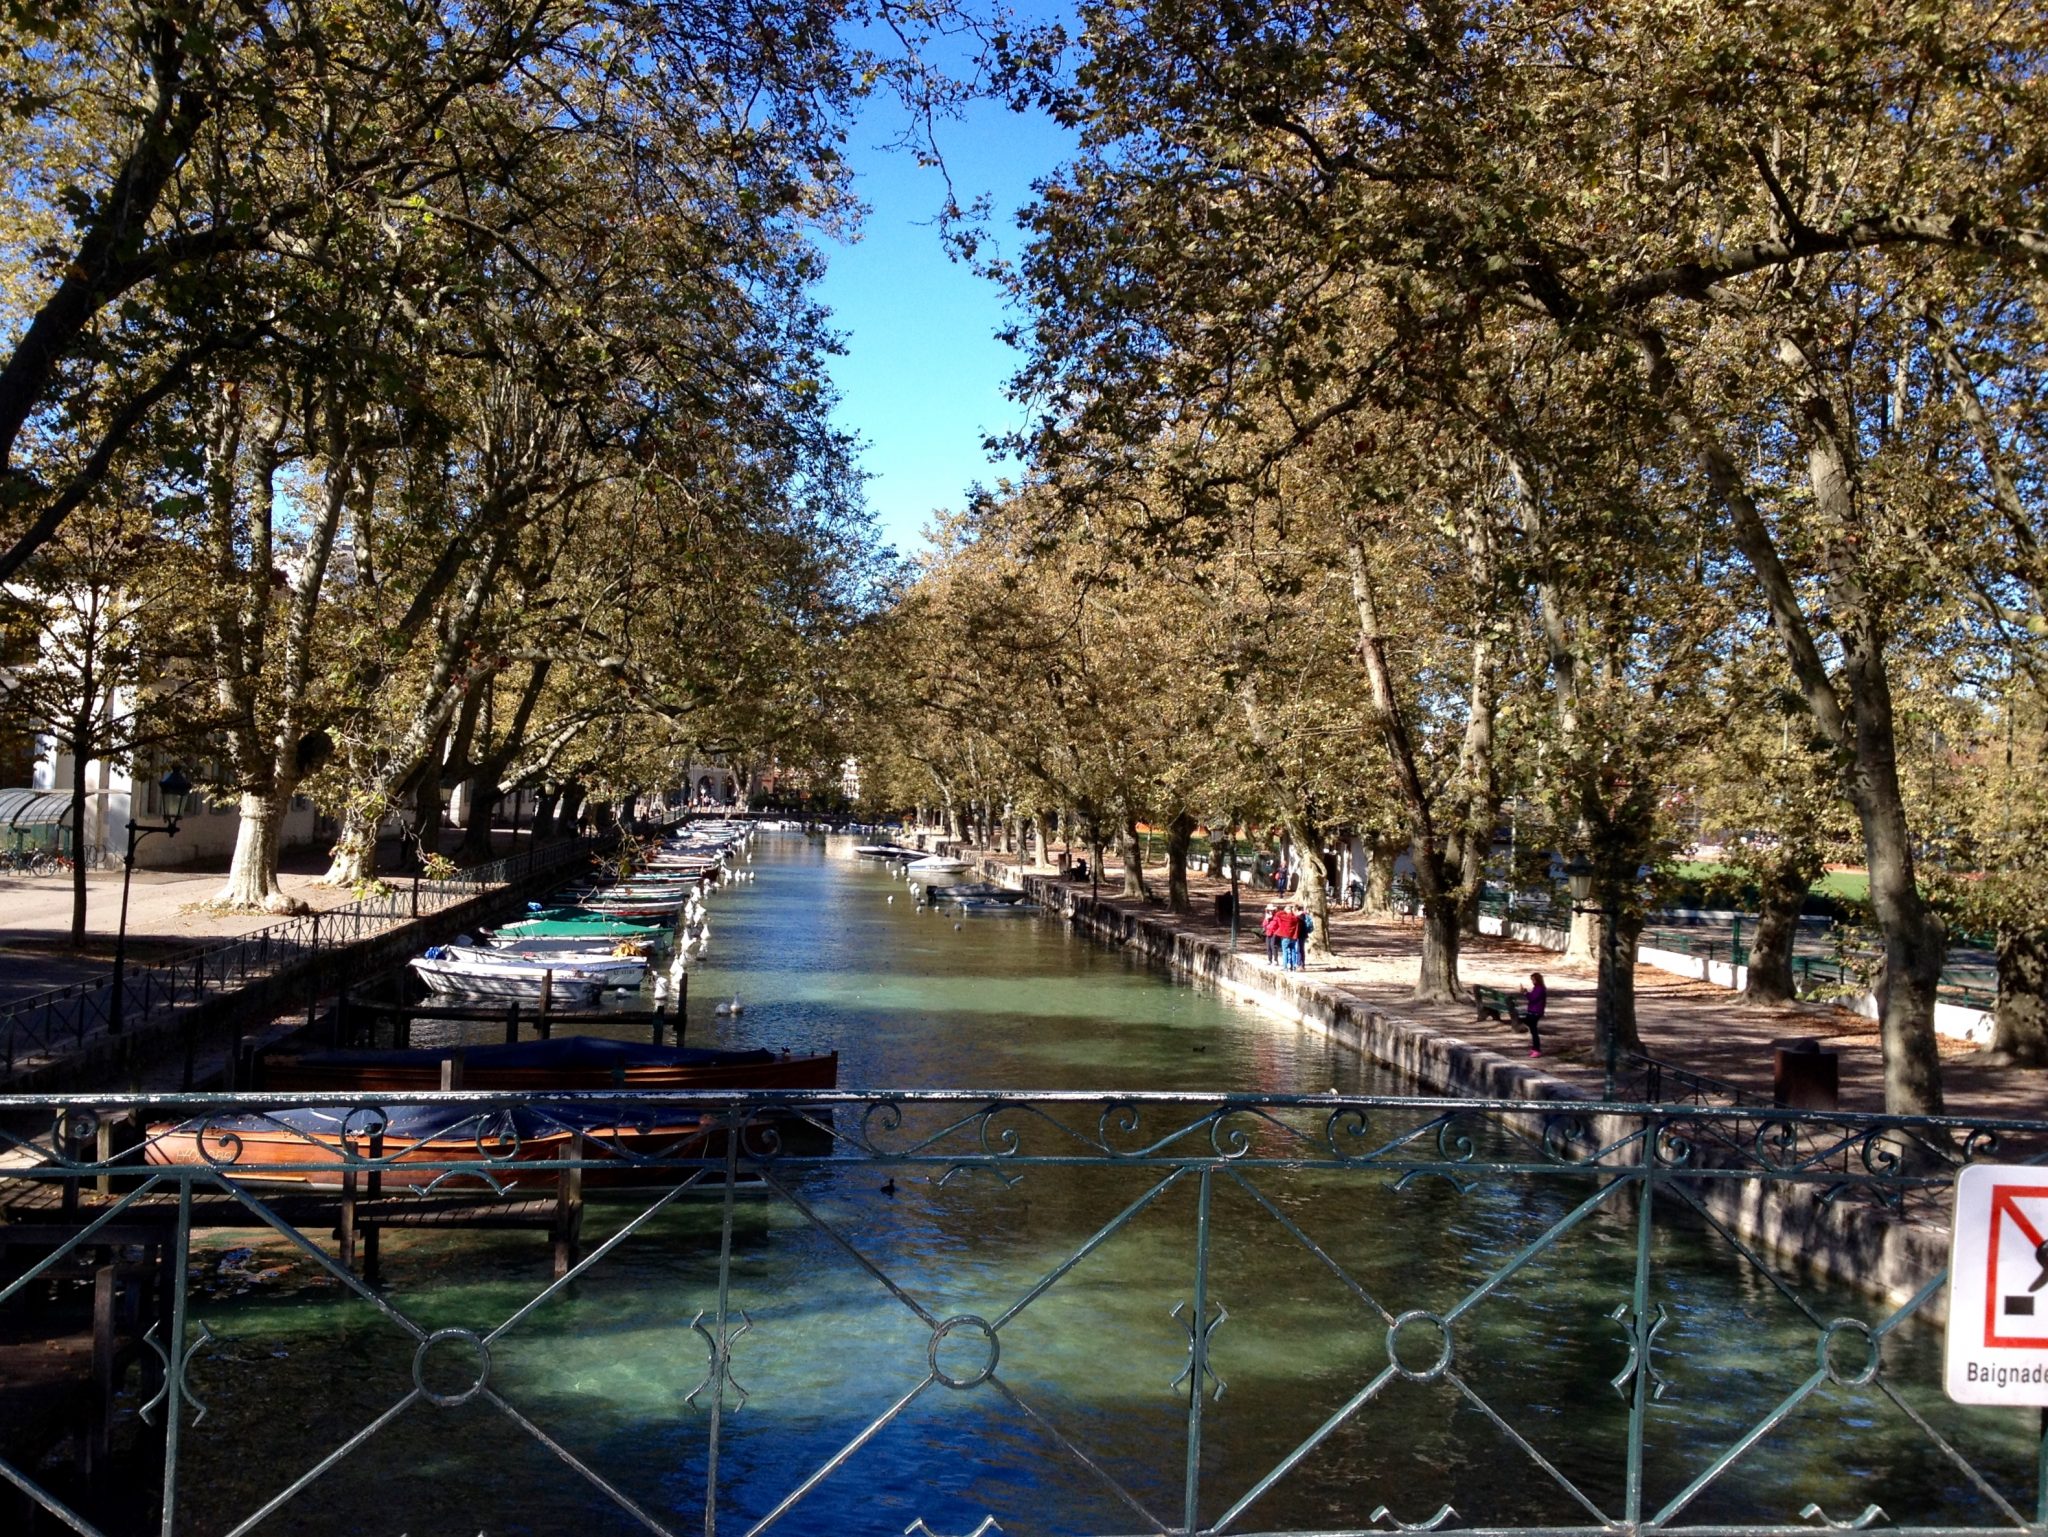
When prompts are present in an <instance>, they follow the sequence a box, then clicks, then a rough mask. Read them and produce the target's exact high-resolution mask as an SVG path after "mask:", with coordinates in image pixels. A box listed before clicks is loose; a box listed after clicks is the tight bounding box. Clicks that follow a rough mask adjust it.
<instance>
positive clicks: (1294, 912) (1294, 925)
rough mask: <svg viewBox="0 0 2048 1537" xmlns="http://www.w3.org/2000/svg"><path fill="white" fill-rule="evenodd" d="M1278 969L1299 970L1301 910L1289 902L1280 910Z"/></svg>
mask: <svg viewBox="0 0 2048 1537" xmlns="http://www.w3.org/2000/svg"><path fill="white" fill-rule="evenodd" d="M1278 927H1279V930H1280V969H1281V970H1282V971H1299V970H1301V909H1300V908H1298V907H1296V906H1295V905H1294V904H1293V903H1292V902H1289V903H1288V904H1287V905H1286V906H1285V907H1283V908H1281V909H1280V918H1279V924H1278Z"/></svg>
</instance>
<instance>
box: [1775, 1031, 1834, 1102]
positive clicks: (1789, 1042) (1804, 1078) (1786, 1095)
mask: <svg viewBox="0 0 2048 1537" xmlns="http://www.w3.org/2000/svg"><path fill="white" fill-rule="evenodd" d="M1841 1099H1842V1059H1841V1056H1840V1054H1839V1053H1836V1052H1832V1051H1823V1050H1821V1044H1820V1038H1819V1037H1818V1036H1812V1035H1794V1036H1786V1037H1783V1038H1782V1039H1779V1040H1775V1041H1773V1042H1771V1102H1772V1103H1773V1104H1775V1105H1777V1106H1779V1107H1780V1108H1782V1109H1786V1110H1833V1109H1836V1108H1838V1107H1839V1106H1840V1104H1841Z"/></svg>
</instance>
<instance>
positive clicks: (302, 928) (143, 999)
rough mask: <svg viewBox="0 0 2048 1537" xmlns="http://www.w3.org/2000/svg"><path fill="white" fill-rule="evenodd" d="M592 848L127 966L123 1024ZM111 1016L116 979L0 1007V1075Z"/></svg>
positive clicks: (275, 971) (393, 893) (415, 888)
mask: <svg viewBox="0 0 2048 1537" xmlns="http://www.w3.org/2000/svg"><path fill="white" fill-rule="evenodd" d="M591 848H592V845H591V843H590V842H588V841H586V840H576V841H573V842H565V843H555V844H547V845H543V846H541V847H538V848H532V849H527V850H523V851H521V852H520V853H518V854H514V855H510V856H508V857H507V858H504V859H498V860H493V861H492V862H491V863H489V864H486V865H478V866H475V867H474V868H471V869H465V870H458V871H456V872H455V873H454V874H453V875H451V876H448V877H447V878H445V879H442V880H426V879H422V880H420V881H418V882H417V883H414V882H413V881H411V880H410V879H409V878H408V879H404V883H403V884H400V885H393V886H386V887H385V888H384V889H381V890H379V891H377V892H376V893H375V894H373V895H370V896H366V897H363V898H361V899H359V900H357V901H354V902H351V903H348V904H346V905H345V906H341V907H333V908H328V909H326V910H325V911H322V912H308V913H299V914H295V915H294V916H292V917H289V918H284V919H281V920H279V921H278V922H276V923H273V924H269V925H266V926H265V927H263V928H261V929H256V930H253V931H251V932H249V933H247V934H240V935H236V936H234V937H232V938H228V939H219V940H212V941H209V942H207V943H205V944H202V945H195V946H193V947H192V948H191V949H189V950H186V951H183V952H181V953H179V954H177V955H173V956H170V957H167V958H165V959H162V960H158V961H153V962H150V963H148V964H146V965H144V964H138V963H135V962H130V963H129V965H128V966H127V968H126V975H125V977H124V979H123V992H124V994H125V1004H126V1007H125V1010H124V1014H123V1018H124V1021H125V1023H126V1025H127V1026H128V1027H130V1028H133V1027H134V1026H137V1025H140V1024H146V1023H147V1022H148V1021H149V1020H150V1019H152V1018H155V1017H159V1016H161V1015H163V1014H164V1013H166V1012H171V1011H176V1010H180V1009H184V1008H188V1007H190V1006H192V1005H194V1004H198V1003H203V1002H206V1001H207V1000H209V999H212V998H215V997H219V996H221V995H222V994H225V993H232V992H236V991H239V990H240V989H242V988H245V987H247V986H249V985H250V984H251V983H253V982H257V981H261V980H264V979H266V978H269V977H273V976H276V975H279V974H280V973H283V972H288V971H290V970H292V969H293V968H295V967H297V966H300V965H303V964H305V963H307V962H308V961H310V960H312V959H314V958H315V957H317V956H319V955H322V954H324V953H327V952H330V951H333V950H338V949H345V948H347V947H348V946H350V945H353V944H358V943H360V942H361V941H363V940H365V939H370V938H374V937H376V936H377V935H379V934H383V933H387V932H389V931H390V930H391V929H393V928H395V927H397V926H398V925H399V924H402V923H408V922H410V921H412V919H414V918H416V917H419V916H422V915H425V914H429V913H435V912H439V911H441V910H442V909H444V908H447V907H452V906H454V905H456V904H457V903H461V902H467V901H469V900H471V899H472V898H474V897H477V896H479V895H481V894H483V893H484V892H486V891H490V890H493V889H495V888H497V887H500V886H504V885H508V884H511V883H514V882H519V881H525V880H530V879H532V878H534V877H536V876H540V875H545V874H547V873H549V872H551V871H557V870H567V869H569V868H571V867H572V866H574V865H577V864H580V863H582V862H583V861H584V860H586V859H588V857H589V855H590V852H591ZM112 1012H113V979H112V977H111V976H102V977H94V978H92V979H91V980H89V981H85V982H76V983H72V984H71V985H69V986H66V987H60V988H53V989H51V990H50V991H48V992H44V993H36V994H33V995H31V996H30V997H27V998H22V999H19V1000H17V1001H15V1002H13V1003H11V1004H8V1005H7V1006H6V1007H5V1008H0V1071H5V1072H7V1073H12V1072H14V1071H15V1070H16V1068H17V1067H18V1066H20V1065H21V1064H23V1063H24V1062H30V1061H35V1060H37V1059H47V1058H51V1057H56V1056H61V1055H62V1054H63V1053H65V1052H68V1051H75V1050H77V1049H79V1048H80V1047H82V1046H84V1045H85V1043H86V1042H87V1041H88V1040H89V1039H91V1038H92V1037H93V1036H95V1035H99V1034H103V1033H104V1032H105V1031H106V1029H107V1027H108V1023H109V1019H110V1017H111V1015H112Z"/></svg>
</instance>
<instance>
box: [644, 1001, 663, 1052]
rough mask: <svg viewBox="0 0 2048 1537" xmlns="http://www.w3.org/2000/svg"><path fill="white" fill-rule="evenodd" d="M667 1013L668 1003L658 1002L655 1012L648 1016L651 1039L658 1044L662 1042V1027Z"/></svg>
mask: <svg viewBox="0 0 2048 1537" xmlns="http://www.w3.org/2000/svg"><path fill="white" fill-rule="evenodd" d="M667 1014H668V1005H667V1004H665V1003H657V1004H656V1005H655V1006H654V1013H653V1014H651V1015H650V1016H648V1030H649V1033H650V1039H651V1040H652V1042H653V1044H654V1045H656V1046H659V1045H660V1044H661V1027H662V1025H663V1023H664V1021H665V1018H666V1016H667Z"/></svg>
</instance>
